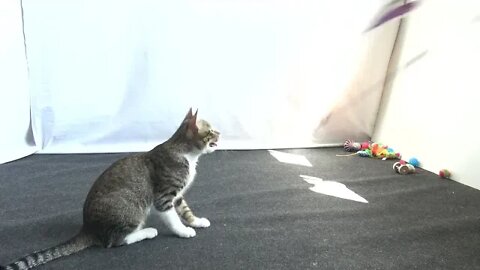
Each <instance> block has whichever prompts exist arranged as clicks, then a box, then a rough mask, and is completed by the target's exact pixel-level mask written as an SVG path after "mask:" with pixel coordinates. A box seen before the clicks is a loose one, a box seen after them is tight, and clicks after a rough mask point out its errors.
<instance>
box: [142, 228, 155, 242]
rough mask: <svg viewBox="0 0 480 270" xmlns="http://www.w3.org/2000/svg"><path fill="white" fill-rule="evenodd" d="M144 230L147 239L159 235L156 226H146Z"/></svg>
mask: <svg viewBox="0 0 480 270" xmlns="http://www.w3.org/2000/svg"><path fill="white" fill-rule="evenodd" d="M143 232H144V233H145V238H146V239H152V238H155V237H156V236H157V235H158V231H157V229H155V228H145V229H143Z"/></svg>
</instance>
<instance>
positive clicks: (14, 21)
mask: <svg viewBox="0 0 480 270" xmlns="http://www.w3.org/2000/svg"><path fill="white" fill-rule="evenodd" d="M27 79H28V70H27V60H26V57H25V46H24V39H23V29H22V9H21V6H20V1H17V0H6V1H1V2H0V127H1V130H0V164H1V163H4V162H7V161H11V160H14V159H18V158H21V157H24V156H26V155H28V154H31V153H33V152H34V151H35V150H36V147H35V146H34V143H33V138H32V132H31V131H30V94H29V91H28V81H27Z"/></svg>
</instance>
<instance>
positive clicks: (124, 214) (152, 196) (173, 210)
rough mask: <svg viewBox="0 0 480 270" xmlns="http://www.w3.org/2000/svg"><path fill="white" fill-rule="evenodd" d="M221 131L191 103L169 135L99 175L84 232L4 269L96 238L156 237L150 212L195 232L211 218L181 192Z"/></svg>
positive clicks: (29, 264)
mask: <svg viewBox="0 0 480 270" xmlns="http://www.w3.org/2000/svg"><path fill="white" fill-rule="evenodd" d="M219 135H220V133H219V132H218V131H215V130H213V129H212V127H211V126H210V124H209V123H208V122H206V121H204V120H198V121H197V113H195V114H193V113H192V110H191V109H190V110H189V112H188V114H187V116H186V117H185V119H184V120H183V121H182V124H181V125H180V127H179V128H178V129H177V131H176V132H175V133H174V134H173V136H172V137H171V138H170V139H168V140H167V141H165V142H164V143H162V144H160V145H157V146H156V147H155V148H153V149H152V150H150V151H148V152H146V153H139V154H133V155H130V156H127V157H125V158H123V159H120V160H118V161H116V162H114V163H113V164H112V165H111V166H110V167H109V168H107V169H106V170H105V171H104V172H103V173H102V174H101V175H100V176H99V177H98V178H97V180H96V181H95V182H94V184H93V186H92V187H91V188H90V191H89V192H88V194H87V198H86V199H85V203H84V206H83V227H82V230H81V231H82V232H81V233H80V234H78V235H77V236H76V237H74V238H72V239H71V240H69V241H67V242H65V243H63V244H60V245H58V246H56V247H53V248H49V249H45V250H42V251H39V252H35V253H33V254H31V255H28V256H25V257H23V258H21V259H18V260H17V261H15V262H13V263H12V264H9V265H7V266H6V267H3V268H2V267H1V266H0V270H7V269H8V270H13V269H15V270H17V269H30V268H33V267H35V266H38V265H41V264H44V263H47V262H49V261H51V260H54V259H57V258H60V257H62V256H67V255H70V254H73V253H75V252H78V251H80V250H83V249H85V248H87V247H90V246H92V245H94V244H95V245H98V246H103V247H106V248H110V247H118V246H122V245H128V244H133V243H136V242H138V241H142V240H144V239H152V238H154V237H155V236H157V231H156V229H155V228H144V225H145V222H146V220H147V218H148V216H149V215H150V214H151V212H152V213H156V214H157V215H159V216H160V217H161V219H162V220H163V221H164V223H165V224H166V225H167V227H168V228H169V229H170V230H171V231H172V232H173V233H174V234H176V235H177V236H179V237H183V238H190V237H194V236H195V235H196V232H195V230H194V229H193V228H191V227H195V228H205V227H208V226H210V221H208V219H206V218H197V217H195V216H194V215H193V213H192V211H191V210H190V208H189V207H188V205H187V203H186V202H185V200H184V199H183V194H184V193H185V192H186V191H187V189H188V188H189V186H190V185H191V184H192V182H193V180H194V177H195V174H196V166H197V160H198V158H199V157H200V156H201V155H202V154H206V153H211V152H213V151H214V150H215V149H216V146H217V142H218V139H219ZM181 219H183V220H184V221H185V223H187V225H189V226H190V227H187V226H185V224H183V223H182V220H181Z"/></svg>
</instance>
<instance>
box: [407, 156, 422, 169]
mask: <svg viewBox="0 0 480 270" xmlns="http://www.w3.org/2000/svg"><path fill="white" fill-rule="evenodd" d="M408 163H410V164H412V165H413V166H414V167H418V166H419V165H420V162H419V161H418V159H416V158H414V157H413V158H411V159H410V160H408Z"/></svg>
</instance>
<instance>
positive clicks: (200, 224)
mask: <svg viewBox="0 0 480 270" xmlns="http://www.w3.org/2000/svg"><path fill="white" fill-rule="evenodd" d="M190 226H192V227H194V228H207V227H210V221H209V220H208V219H206V218H195V219H194V220H193V222H192V223H190Z"/></svg>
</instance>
